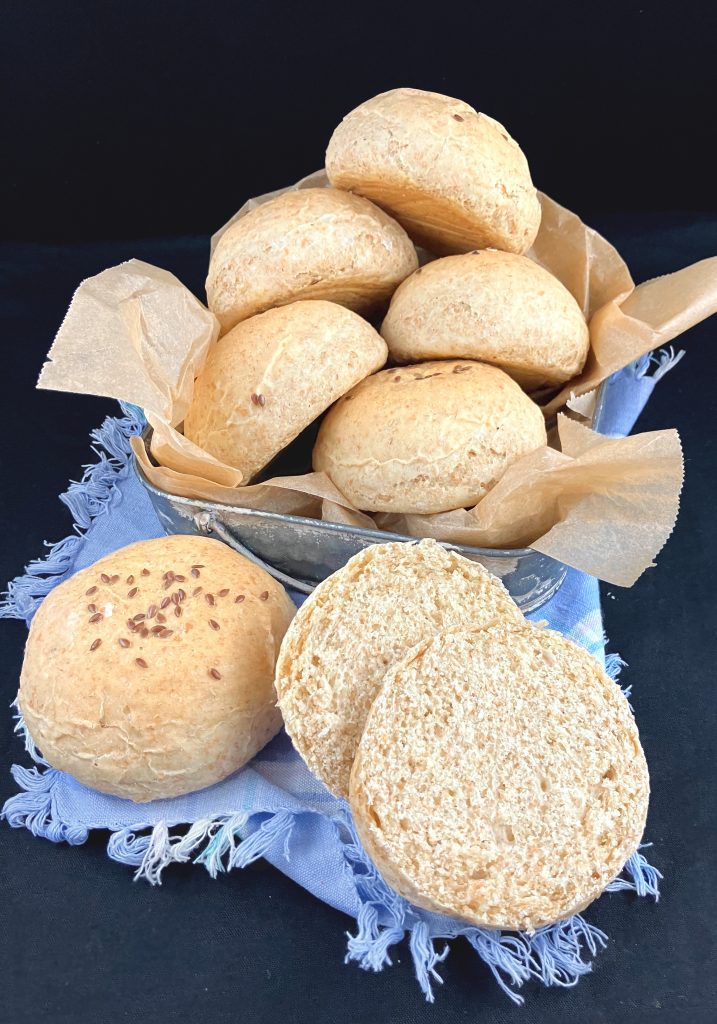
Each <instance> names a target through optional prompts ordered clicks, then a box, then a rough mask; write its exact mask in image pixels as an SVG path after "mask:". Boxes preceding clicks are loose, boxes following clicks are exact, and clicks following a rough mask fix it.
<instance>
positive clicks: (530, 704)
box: [350, 623, 649, 930]
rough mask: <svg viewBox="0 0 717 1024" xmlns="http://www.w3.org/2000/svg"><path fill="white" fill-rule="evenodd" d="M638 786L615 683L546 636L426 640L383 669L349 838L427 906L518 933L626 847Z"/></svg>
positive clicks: (554, 914) (354, 776)
mask: <svg viewBox="0 0 717 1024" xmlns="http://www.w3.org/2000/svg"><path fill="white" fill-rule="evenodd" d="M648 797H649V779H648V773H647V765H646V762H645V757H644V754H643V752H642V748H641V746H640V739H639V736H638V732H637V727H636V726H635V722H634V719H633V716H632V713H631V711H630V708H629V705H628V703H627V700H626V699H625V697H624V695H623V694H622V692H621V690H620V688H619V687H618V686H617V685H616V684H615V683H614V682H613V681H612V680H611V679H609V678H608V676H607V675H606V674H605V672H604V671H603V670H602V668H601V667H600V666H599V665H598V663H597V662H596V661H595V660H594V659H593V658H592V657H591V656H590V655H589V654H588V653H587V652H586V651H585V650H584V649H583V648H581V647H578V646H577V645H576V644H574V643H572V642H571V641H570V640H567V639H566V638H565V637H563V636H561V635H560V634H559V633H554V632H552V631H549V630H540V629H536V628H535V627H531V626H529V625H527V624H525V625H522V626H520V625H517V624H515V623H503V624H499V625H494V626H490V627H488V628H487V629H483V630H474V631H459V632H455V633H441V634H440V635H439V636H437V637H435V638H434V639H433V640H429V641H427V642H424V643H423V644H420V645H418V646H417V647H416V648H414V650H413V651H412V652H411V653H410V654H408V655H407V656H406V658H405V659H404V660H403V661H402V662H400V663H398V664H396V665H394V666H393V668H391V669H389V670H388V672H387V674H386V676H385V677H384V680H383V685H382V686H381V689H380V691H379V693H378V695H377V697H376V700H375V701H374V703H373V706H372V708H371V711H370V712H369V714H368V717H367V720H366V725H365V727H364V730H363V735H362V737H361V741H360V743H359V745H358V751H357V754H356V759H355V762H354V767H353V771H352V773H351V782H350V802H351V809H352V812H353V817H354V822H355V824H356V828H357V830H358V833H359V835H360V837H361V840H362V842H363V844H364V846H365V848H366V850H367V852H368V854H369V855H370V857H371V858H372V860H373V861H374V863H375V864H376V866H377V868H378V869H379V870H380V871H381V873H382V875H383V876H384V878H385V879H386V881H387V882H388V883H389V884H390V885H391V886H393V888H395V889H396V891H397V892H399V893H400V894H401V895H402V896H405V897H406V899H408V900H410V901H411V902H413V903H415V904H416V905H417V906H421V907H424V908H426V909H428V910H433V911H438V912H442V913H447V914H452V915H455V916H457V917H460V918H463V919H464V920H466V921H469V922H471V923H473V924H476V925H478V926H480V927H485V928H507V929H527V930H533V929H535V928H540V927H541V926H543V925H546V924H550V923H552V922H555V921H558V920H561V919H563V918H567V917H569V916H570V915H571V914H575V913H577V912H579V911H580V910H582V909H583V908H584V907H586V906H587V905H588V904H589V903H591V902H592V901H593V900H594V899H596V897H597V896H599V895H600V893H601V892H602V891H603V889H605V887H606V886H607V885H608V884H609V883H610V882H611V881H612V880H613V879H614V878H615V877H616V876H617V875H618V874H619V873H620V871H621V870H622V868H623V866H624V864H625V862H626V861H627V860H628V858H629V857H630V856H631V855H632V854H633V853H634V852H635V850H636V849H637V847H638V844H639V842H640V838H641V836H642V833H643V829H644V826H645V818H646V815H647V805H648Z"/></svg>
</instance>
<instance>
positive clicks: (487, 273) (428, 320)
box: [381, 249, 590, 389]
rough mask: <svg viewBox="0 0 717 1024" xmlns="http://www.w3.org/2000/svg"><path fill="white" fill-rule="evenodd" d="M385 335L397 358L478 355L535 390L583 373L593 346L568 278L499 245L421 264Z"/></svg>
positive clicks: (401, 292)
mask: <svg viewBox="0 0 717 1024" xmlns="http://www.w3.org/2000/svg"><path fill="white" fill-rule="evenodd" d="M381 334H382V335H383V337H384V338H385V339H386V342H387V343H388V347H389V351H390V353H391V355H392V356H393V358H394V359H395V360H396V361H397V362H406V363H415V362H419V361H420V360H423V359H455V358H463V359H479V360H481V361H482V362H486V363H491V364H492V365H493V366H499V367H501V369H503V370H505V371H506V373H509V374H510V376H511V377H513V379H514V380H517V381H518V383H519V384H521V385H522V386H523V387H524V388H528V389H533V388H538V387H542V386H544V385H547V384H561V383H563V382H564V381H566V380H570V379H571V378H572V377H575V376H577V374H578V373H580V371H581V370H582V368H583V366H584V365H585V360H586V358H587V354H588V349H589V346H590V336H589V333H588V326H587V324H586V322H585V317H584V316H583V314H582V310H581V309H580V307H579V306H578V304H577V302H576V301H575V299H574V298H573V296H572V295H571V294H570V292H569V291H568V290H567V288H566V287H565V286H564V285H563V284H562V282H560V281H558V279H557V278H556V277H553V275H552V274H551V273H549V272H548V271H547V270H544V269H543V267H541V266H539V265H538V264H537V263H535V262H533V260H530V259H528V258H527V257H526V256H516V255H514V254H513V253H507V252H498V251H497V250H495V249H478V250H476V251H474V252H472V253H468V254H466V255H463V256H446V257H445V258H444V259H441V260H435V261H434V262H433V263H429V264H427V265H426V266H424V267H421V269H420V270H417V271H416V272H415V274H412V275H411V276H410V277H409V278H407V279H406V280H405V281H404V282H403V284H401V285H399V287H398V289H397V290H396V292H395V293H394V296H393V299H392V300H391V305H390V307H389V310H388V313H387V315H386V318H385V320H384V321H383V326H382V327H381Z"/></svg>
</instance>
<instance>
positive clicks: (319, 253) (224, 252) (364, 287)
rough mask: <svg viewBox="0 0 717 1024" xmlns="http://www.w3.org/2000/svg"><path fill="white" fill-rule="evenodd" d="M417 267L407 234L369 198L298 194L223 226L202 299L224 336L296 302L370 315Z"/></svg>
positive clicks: (322, 191)
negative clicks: (326, 303) (319, 301)
mask: <svg viewBox="0 0 717 1024" xmlns="http://www.w3.org/2000/svg"><path fill="white" fill-rule="evenodd" d="M417 266H418V258H417V256H416V251H415V249H414V247H413V245H412V244H411V241H410V239H409V238H408V236H407V234H406V232H405V231H404V230H403V228H402V227H400V225H398V224H397V223H396V221H395V220H392V219H391V217H389V216H387V215H386V214H385V213H384V212H383V210H380V209H379V208H378V207H377V206H374V205H373V203H370V202H369V201H368V200H367V199H362V198H361V196H353V195H348V194H347V193H346V192H341V191H338V190H336V189H330V188H306V189H298V190H296V191H292V192H286V193H284V195H281V196H277V198H276V199H271V200H269V201H268V202H266V203H262V205H261V206H258V207H256V208H255V209H254V210H252V211H251V212H250V213H247V214H246V216H244V217H241V218H240V219H239V220H237V221H235V222H234V223H233V224H232V225H231V226H230V227H229V228H227V230H226V231H225V232H224V234H223V235H222V236H221V238H220V239H219V242H218V243H217V247H216V249H215V250H214V252H213V254H212V259H211V263H210V265H209V276H208V277H207V299H208V303H209V308H210V309H211V310H212V312H213V313H214V314H215V316H216V317H217V319H218V320H219V323H220V324H221V327H222V331H228V330H229V329H230V328H231V327H233V326H234V325H235V324H237V323H239V321H240V320H246V319H247V317H250V316H253V315H254V314H255V313H261V312H262V311H263V310H265V309H270V308H271V307H272V306H283V305H285V304H286V303H287V302H294V301H295V300H296V299H329V300H330V301H332V302H338V303H340V304H341V305H342V306H348V307H349V309H354V310H357V311H358V312H360V313H369V312H371V311H372V310H374V309H376V308H380V306H381V305H382V304H383V303H385V302H386V301H387V300H388V299H389V298H390V297H391V295H392V293H393V291H394V289H395V288H396V285H398V284H400V283H401V281H403V279H404V278H405V277H408V275H409V274H410V273H412V272H413V271H414V270H415V269H416V267H417Z"/></svg>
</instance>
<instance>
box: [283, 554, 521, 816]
mask: <svg viewBox="0 0 717 1024" xmlns="http://www.w3.org/2000/svg"><path fill="white" fill-rule="evenodd" d="M497 618H504V619H513V620H515V621H519V622H522V621H523V617H522V615H521V614H520V612H519V611H518V608H517V606H516V605H515V604H514V603H513V601H512V600H511V598H510V597H509V596H508V592H507V591H506V589H505V588H504V586H503V584H502V583H501V582H500V581H499V580H498V579H497V578H496V577H495V576H491V575H490V573H488V572H486V570H485V569H483V568H482V566H480V565H477V564H476V563H475V562H470V561H468V559H466V558H462V557H461V556H460V555H458V554H456V553H455V552H453V551H446V550H445V549H444V548H442V547H441V546H440V544H437V543H436V541H434V540H424V541H421V543H420V544H410V543H395V544H376V545H374V546H373V547H370V548H367V549H366V550H365V551H362V552H360V553H359V554H358V555H355V556H354V557H353V558H352V559H351V560H350V561H349V562H348V563H347V564H346V565H345V566H344V568H343V569H340V570H339V571H338V572H335V573H334V574H333V576H329V578H328V579H326V580H324V582H323V583H321V584H319V586H318V587H317V588H316V590H315V591H314V593H313V594H312V595H311V597H309V598H308V600H307V601H306V602H305V603H304V604H303V605H302V607H301V608H300V609H299V612H298V613H297V615H296V618H295V619H294V621H293V623H292V625H291V626H290V628H289V631H288V632H287V634H286V636H285V637H284V642H283V644H282V646H281V652H280V654H279V660H278V662H277V666H276V689H277V694H278V698H279V704H280V707H281V711H282V714H283V716H284V722H285V724H286V729H287V732H288V733H289V735H290V736H291V738H292V740H293V742H294V746H295V747H296V749H297V750H298V751H299V753H300V754H301V756H302V757H303V758H304V760H305V761H306V763H307V764H308V766H309V767H310V768H311V770H312V771H313V772H314V773H315V774H316V775H318V777H319V778H320V779H321V780H322V781H323V782H324V783H325V784H326V785H327V786H328V787H329V789H330V790H331V791H332V792H334V793H336V794H337V795H338V796H344V797H345V796H348V785H349V774H350V771H351V765H352V763H353V759H354V755H355V753H356V747H357V746H358V741H359V739H360V736H361V733H362V731H363V727H364V723H365V721H366V716H367V714H368V711H369V708H370V707H371V704H372V702H373V700H374V698H375V696H376V694H377V693H378V691H379V690H380V688H381V683H382V680H383V676H384V673H385V672H386V670H387V669H388V668H389V666H390V665H392V664H393V663H394V662H395V661H398V660H400V659H401V658H402V657H403V656H404V655H405V654H406V652H407V651H408V650H409V648H411V647H413V645H414V644H416V643H418V642H419V641H422V640H426V639H428V638H430V637H432V636H434V635H435V633H436V632H437V631H438V630H440V629H450V628H455V627H458V626H465V625H468V624H469V625H473V626H481V625H486V624H487V623H489V622H492V621H493V620H494V619H497Z"/></svg>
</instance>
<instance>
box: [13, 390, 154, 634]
mask: <svg viewBox="0 0 717 1024" xmlns="http://www.w3.org/2000/svg"><path fill="white" fill-rule="evenodd" d="M142 428H143V423H142V420H141V418H140V417H139V416H138V415H136V414H135V413H134V412H132V411H131V410H130V409H129V408H127V414H126V415H125V416H124V417H122V418H117V417H113V416H108V417H107V419H106V420H105V421H104V423H103V424H102V426H101V427H98V428H97V430H93V431H92V433H91V435H90V437H91V438H92V441H93V449H92V450H93V451H94V453H95V455H96V456H97V459H98V461H97V462H96V463H94V464H93V465H88V466H84V467H83V468H84V473H83V476H82V479H81V480H79V481H75V482H73V483H71V484H70V486H69V487H68V489H67V490H66V491H65V493H64V494H61V495H60V501H62V502H63V504H65V505H67V507H68V508H69V510H70V512H71V513H72V518H73V522H74V528H75V530H76V533H75V534H74V535H70V536H69V537H65V539H64V540H61V541H59V542H58V543H57V544H53V545H48V546H49V547H50V550H49V552H48V554H47V555H46V556H45V558H39V559H36V560H35V561H33V562H30V564H29V565H28V566H26V568H25V574H24V575H23V576H18V577H17V578H16V579H14V580H11V582H10V583H9V584H8V591H7V596H6V598H5V600H4V601H3V602H2V603H0V619H24V621H25V622H26V624H27V625H28V626H29V624H30V622H31V620H32V617H33V615H34V614H35V612H36V611H37V609H38V608H39V606H40V603H41V602H42V599H43V598H44V597H46V596H47V594H49V592H50V591H51V590H52V589H53V588H54V587H56V586H57V584H58V583H59V582H61V579H62V578H63V577H65V576H66V575H67V574H68V573H69V572H70V571H71V569H72V566H73V564H74V560H75V557H76V555H77V549H78V547H79V546H80V545H81V544H82V534H83V533H84V532H85V531H86V530H87V529H89V527H90V525H91V523H92V520H93V519H94V518H95V517H96V516H98V515H100V514H101V513H102V512H103V511H104V510H105V509H106V508H107V507H108V506H110V505H111V503H112V499H113V498H114V496H115V494H116V490H117V483H118V481H119V478H120V475H121V474H122V473H123V472H127V470H128V459H129V454H130V447H129V438H130V437H132V436H133V435H134V434H139V433H141V432H142Z"/></svg>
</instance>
